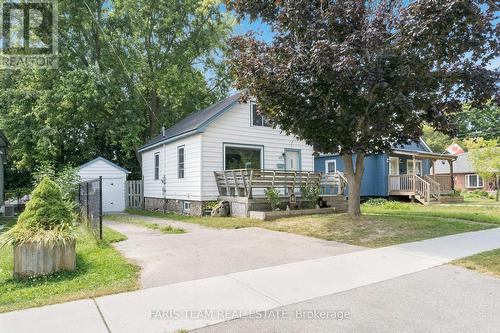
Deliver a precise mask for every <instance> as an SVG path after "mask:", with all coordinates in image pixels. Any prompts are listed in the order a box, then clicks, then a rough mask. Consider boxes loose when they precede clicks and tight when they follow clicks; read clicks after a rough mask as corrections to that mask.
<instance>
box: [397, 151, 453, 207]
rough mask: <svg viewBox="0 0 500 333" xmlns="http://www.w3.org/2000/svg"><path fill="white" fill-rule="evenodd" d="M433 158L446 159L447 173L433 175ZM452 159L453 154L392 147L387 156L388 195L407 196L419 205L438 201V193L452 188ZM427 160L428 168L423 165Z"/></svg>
mask: <svg viewBox="0 0 500 333" xmlns="http://www.w3.org/2000/svg"><path fill="white" fill-rule="evenodd" d="M437 160H445V161H447V162H448V164H449V167H450V174H449V175H436V174H435V168H434V164H435V162H436V161H437ZM454 160H456V156H453V155H446V154H436V153H430V152H416V151H408V150H393V151H392V152H391V153H390V154H389V158H388V162H389V175H388V194H389V196H409V197H410V198H411V199H416V200H417V201H419V202H421V203H423V204H430V203H432V202H439V201H440V198H441V195H446V194H450V193H452V192H453V191H454V188H455V187H454V174H453V161H454ZM429 162H430V167H428V168H425V167H424V163H429ZM405 163H406V164H405ZM426 169H427V170H426ZM428 170H430V172H429V171H428ZM426 171H427V172H426Z"/></svg>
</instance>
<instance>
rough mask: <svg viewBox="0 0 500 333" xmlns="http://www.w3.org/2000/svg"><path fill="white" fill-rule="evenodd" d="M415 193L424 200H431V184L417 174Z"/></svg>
mask: <svg viewBox="0 0 500 333" xmlns="http://www.w3.org/2000/svg"><path fill="white" fill-rule="evenodd" d="M414 177H415V194H416V195H419V196H420V197H421V198H422V199H423V200H424V202H427V203H428V202H430V201H431V184H430V183H428V182H426V181H425V180H423V179H422V178H421V177H420V176H418V175H415V176H414Z"/></svg>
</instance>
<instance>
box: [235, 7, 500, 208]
mask: <svg viewBox="0 0 500 333" xmlns="http://www.w3.org/2000/svg"><path fill="white" fill-rule="evenodd" d="M228 6H229V8H231V9H234V10H235V11H236V13H238V14H239V17H240V18H243V17H245V16H249V17H250V18H251V19H257V18H260V19H262V20H263V21H264V22H265V23H268V24H270V25H271V27H272V29H273V32H274V34H275V35H274V38H273V40H272V42H270V43H265V42H262V41H259V40H257V39H256V38H255V37H254V36H253V35H251V34H250V35H245V36H237V37H235V38H233V39H232V40H231V42H230V46H231V52H230V64H231V68H232V73H233V74H234V75H235V77H236V79H237V87H238V88H241V89H246V91H247V95H249V96H250V95H251V96H255V97H256V98H257V100H258V101H259V104H260V110H261V111H262V112H263V113H264V114H266V115H267V116H268V117H269V118H270V119H271V120H272V122H273V123H274V124H275V125H277V126H279V127H280V128H281V129H282V130H284V131H285V132H287V133H292V134H294V135H295V136H297V137H298V138H300V139H303V140H305V141H306V142H307V143H308V144H310V145H312V146H314V147H315V149H316V150H317V151H319V152H324V153H339V154H340V155H341V156H342V159H343V161H344V165H345V175H346V178H347V180H348V183H349V208H348V212H349V214H350V215H359V214H360V213H361V211H360V186H361V179H362V175H363V171H364V159H365V156H366V155H367V154H374V153H380V152H387V151H388V150H389V149H390V148H391V146H392V145H394V144H398V143H406V142H409V141H411V140H416V139H418V138H419V137H420V136H422V126H423V123H424V122H427V123H428V124H430V125H431V126H433V127H434V128H435V129H436V130H439V131H442V132H444V133H448V134H453V132H454V129H455V127H454V126H453V124H452V121H451V115H452V114H454V113H456V112H458V111H460V109H461V105H462V103H463V102H464V101H465V102H470V103H471V105H473V106H474V107H481V106H484V105H485V103H486V102H487V101H488V100H489V99H491V98H492V97H499V96H498V95H497V94H498V86H497V83H498V75H497V73H496V72H494V71H491V70H488V69H487V65H488V64H489V62H490V60H491V59H492V58H494V57H495V56H497V55H498V53H499V46H498V37H499V34H500V30H498V28H497V26H496V23H495V19H496V15H497V13H498V12H497V9H496V7H495V4H494V3H493V2H488V1H486V0H484V1H481V0H476V1H463V0H448V1H423V0H418V1H411V2H409V3H408V2H406V1H363V0H356V1H347V0H324V1H311V0H284V1H255V0H228Z"/></svg>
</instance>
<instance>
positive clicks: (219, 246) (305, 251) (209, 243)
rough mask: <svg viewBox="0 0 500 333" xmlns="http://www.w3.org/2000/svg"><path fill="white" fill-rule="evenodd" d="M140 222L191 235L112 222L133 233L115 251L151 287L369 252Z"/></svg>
mask: <svg viewBox="0 0 500 333" xmlns="http://www.w3.org/2000/svg"><path fill="white" fill-rule="evenodd" d="M140 218H142V219H144V220H148V221H150V222H155V223H160V224H169V225H171V226H174V227H179V228H183V229H185V230H187V231H188V232H187V233H185V234H162V233H160V232H157V231H153V230H149V229H146V228H142V227H138V226H135V225H132V224H125V223H117V222H106V225H107V226H109V227H111V228H113V229H115V230H117V231H119V232H121V233H123V234H125V235H127V237H128V240H126V241H123V242H119V243H116V244H115V247H116V248H117V249H118V250H120V251H121V252H122V253H123V254H124V255H125V256H126V257H127V258H129V259H131V260H133V261H134V262H136V263H137V264H138V265H140V266H141V267H142V272H141V282H142V286H143V287H145V288H148V287H155V286H161V285H166V284H171V283H175V282H182V281H190V280H195V279H201V278H206V277H210V276H217V275H224V274H228V273H233V272H241V271H246V270H251V269H255V268H261V267H267V266H274V265H280V264H285V263H291V262H296V261H302V260H308V259H316V258H322V257H328V256H334V255H338V254H344V253H349V252H354V251H359V250H363V248H362V247H357V246H352V245H347V244H342V243H337V242H332V241H324V240H320V239H315V238H310V237H304V236H300V235H294V234H289V233H284V232H276V231H271V230H266V229H261V228H241V229H211V228H206V227H202V226H199V225H196V224H191V223H182V222H177V221H168V222H166V221H165V220H162V219H156V218H149V217H140Z"/></svg>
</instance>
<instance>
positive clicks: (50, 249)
mask: <svg viewBox="0 0 500 333" xmlns="http://www.w3.org/2000/svg"><path fill="white" fill-rule="evenodd" d="M75 245H76V241H75V240H73V241H69V242H66V244H64V245H62V244H57V245H53V246H47V245H43V244H41V243H24V244H21V245H17V246H15V247H14V277H15V278H24V277H31V276H36V275H45V274H50V273H53V272H57V271H62V270H66V271H74V270H75V269H76V251H75Z"/></svg>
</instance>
